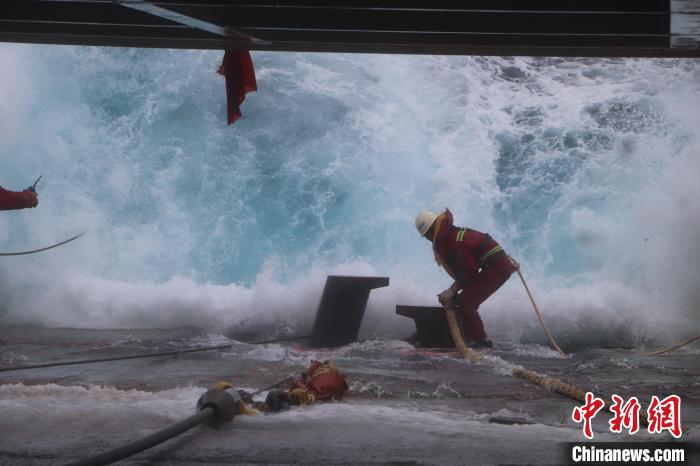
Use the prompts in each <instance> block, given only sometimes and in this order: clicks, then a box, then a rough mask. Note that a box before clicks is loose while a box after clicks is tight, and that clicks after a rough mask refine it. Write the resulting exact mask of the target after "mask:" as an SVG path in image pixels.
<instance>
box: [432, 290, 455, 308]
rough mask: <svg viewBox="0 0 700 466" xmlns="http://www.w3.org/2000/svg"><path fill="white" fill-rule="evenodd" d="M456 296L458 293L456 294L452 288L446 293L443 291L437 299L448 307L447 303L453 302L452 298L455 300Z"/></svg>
mask: <svg viewBox="0 0 700 466" xmlns="http://www.w3.org/2000/svg"><path fill="white" fill-rule="evenodd" d="M455 296H457V293H455V292H454V291H453V290H452V288H448V289H446V290H445V291H443V292H442V293H440V294H439V295H437V298H438V301H440V304H442V305H443V306H445V305H447V303H449V302H450V301H451V300H452V298H454V297H455Z"/></svg>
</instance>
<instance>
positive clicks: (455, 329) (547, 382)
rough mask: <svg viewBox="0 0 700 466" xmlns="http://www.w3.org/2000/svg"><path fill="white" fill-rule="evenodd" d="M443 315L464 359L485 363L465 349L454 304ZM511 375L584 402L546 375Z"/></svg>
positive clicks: (581, 396)
mask: <svg viewBox="0 0 700 466" xmlns="http://www.w3.org/2000/svg"><path fill="white" fill-rule="evenodd" d="M445 313H446V314H447V323H448V324H449V326H450V334H451V335H452V340H453V341H454V343H455V346H456V347H457V349H458V350H459V352H460V353H461V354H462V355H463V356H464V357H466V358H467V359H468V360H469V362H470V363H472V364H476V363H478V362H486V360H485V359H484V358H483V357H481V356H480V355H479V354H477V353H476V351H472V350H471V349H469V347H467V345H466V344H465V343H464V339H463V338H462V332H461V331H460V328H459V324H458V323H457V314H456V312H455V309H454V303H453V302H452V301H450V302H449V303H448V304H447V305H446V306H445ZM511 374H512V375H513V377H517V378H519V379H522V380H525V381H526V382H530V383H532V384H535V385H540V386H542V387H545V388H547V389H548V390H551V391H553V392H555V393H558V394H560V395H562V396H565V397H567V398H570V399H572V400H575V401H579V402H581V403H585V401H586V392H584V391H583V390H581V389H580V388H578V387H575V386H573V385H569V384H568V383H565V382H562V381H561V380H559V379H555V378H553V377H549V376H548V375H544V374H540V373H538V372H534V371H530V370H527V369H521V368H514V369H512V371H511ZM610 407H611V404H610V402H608V401H605V409H606V410H607V411H611V410H610ZM639 421H640V422H641V423H642V424H643V425H645V426H646V425H647V420H646V419H644V418H640V420H639Z"/></svg>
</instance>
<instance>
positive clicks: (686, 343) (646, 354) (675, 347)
mask: <svg viewBox="0 0 700 466" xmlns="http://www.w3.org/2000/svg"><path fill="white" fill-rule="evenodd" d="M697 339H700V335H696V336H694V337H692V338H688V339H687V340H685V341H683V342H681V343H678V344H677V345H673V346H670V347H668V348H663V349H660V350H656V351H652V352H650V353H640V354H641V355H642V356H655V355H657V354H665V353H670V352H671V351H675V350H677V349H680V348H683V347H684V346H685V345H689V344H691V343H692V342H694V341H695V340H697Z"/></svg>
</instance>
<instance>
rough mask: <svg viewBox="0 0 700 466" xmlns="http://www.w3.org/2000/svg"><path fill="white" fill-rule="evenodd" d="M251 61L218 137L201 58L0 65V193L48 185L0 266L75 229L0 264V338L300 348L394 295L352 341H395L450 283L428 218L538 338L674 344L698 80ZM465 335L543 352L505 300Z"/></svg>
mask: <svg viewBox="0 0 700 466" xmlns="http://www.w3.org/2000/svg"><path fill="white" fill-rule="evenodd" d="M253 58H254V60H255V62H256V68H257V71H258V78H259V84H260V90H259V91H258V92H257V93H253V94H250V95H249V96H248V98H247V99H246V103H245V105H244V118H243V119H241V120H240V121H239V122H237V123H236V126H234V127H226V126H225V124H224V113H225V108H224V102H225V99H224V98H223V83H222V80H221V77H220V76H217V75H216V74H215V73H213V70H215V69H216V65H217V64H218V61H219V60H220V54H218V53H213V52H194V51H164V50H126V49H102V48H80V47H35V46H14V45H13V46H8V45H2V46H1V47H0V60H2V63H5V64H7V65H8V66H6V67H5V68H8V72H9V73H10V74H9V75H8V76H9V77H8V79H6V80H5V81H3V84H4V86H3V89H2V90H0V117H1V118H3V119H5V118H7V115H13V118H14V117H15V116H16V117H17V118H16V119H14V120H13V121H14V122H15V123H13V124H12V125H9V126H3V127H2V129H1V130H0V131H1V132H0V135H2V140H3V142H2V143H0V169H1V171H2V173H3V179H2V180H0V183H2V184H3V185H4V186H7V187H11V188H14V189H19V188H21V187H23V186H26V185H28V184H29V183H31V182H32V181H33V179H34V177H35V176H38V174H44V176H45V182H46V184H45V186H44V187H43V188H42V189H41V190H40V204H39V207H38V208H37V209H36V210H30V211H21V212H5V213H3V215H2V216H0V240H2V243H3V248H7V249H8V250H10V249H24V248H31V247H33V246H35V245H44V244H48V243H51V242H54V241H57V240H60V239H63V238H64V237H67V236H69V235H71V234H74V233H75V232H77V231H79V230H85V231H86V232H87V233H86V235H85V236H84V237H83V238H81V239H80V240H78V241H76V242H74V243H71V244H70V245H66V246H64V247H62V248H59V249H56V250H52V251H51V252H47V253H43V254H42V255H36V256H26V257H19V258H11V259H8V260H7V261H3V263H2V264H0V274H1V278H2V280H0V292H1V293H0V295H1V296H2V298H1V299H2V301H0V319H1V320H2V322H4V323H39V324H44V325H51V326H77V327H172V326H177V325H198V326H201V327H203V328H205V329H208V330H211V331H212V332H213V333H225V332H224V331H223V330H225V329H235V330H251V329H252V330H254V332H256V333H258V334H260V335H264V334H265V333H266V332H267V333H275V332H277V333H284V334H293V333H295V332H299V333H304V332H305V331H308V330H309V329H310V326H311V323H312V320H313V315H314V312H315V309H316V306H317V304H318V301H319V299H320V294H321V290H322V287H323V283H324V280H325V275H326V274H329V273H339V274H355V275H385V276H389V277H390V278H391V285H390V287H388V288H384V289H378V290H374V291H373V292H372V294H371V297H370V301H369V305H368V310H367V314H366V316H365V320H364V325H363V328H362V331H361V336H362V337H363V338H386V337H389V338H398V337H402V336H405V335H407V334H408V333H410V332H411V331H412V326H413V324H412V322H411V321H410V320H409V319H405V318H400V317H397V316H395V314H394V306H395V305H396V304H418V305H420V304H424V305H432V304H436V298H435V294H436V293H437V292H439V291H440V290H441V289H443V288H444V287H445V286H446V285H447V284H448V283H449V280H448V279H447V277H446V275H445V274H444V272H443V271H441V270H439V269H438V268H437V267H436V266H435V265H434V261H433V259H432V254H431V251H430V248H429V245H428V244H427V243H426V242H425V241H422V240H420V239H418V238H417V237H416V236H415V232H414V231H413V229H412V225H411V224H412V218H413V216H414V215H415V212H416V211H418V210H420V209H422V208H432V209H440V208H442V207H443V206H445V205H447V206H449V207H450V208H451V209H452V210H453V211H454V213H455V217H456V220H457V223H458V224H460V225H468V226H471V227H474V228H477V229H481V230H484V231H489V232H490V233H491V234H492V235H494V237H496V238H497V239H498V240H499V241H501V242H502V243H503V245H504V246H505V247H506V249H507V251H508V252H509V253H511V254H512V255H513V256H514V257H516V258H517V259H519V260H520V261H521V262H522V264H523V269H522V270H523V273H524V274H525V277H526V278H527V280H528V283H529V285H530V286H531V288H532V290H533V293H534V295H535V297H536V299H537V300H538V303H539V305H540V308H541V310H542V312H543V314H544V316H545V319H546V321H547V322H548V323H550V324H551V326H552V327H553V330H554V332H555V335H556V336H558V337H559V338H558V339H563V340H565V341H566V340H567V339H569V340H571V341H572V339H576V338H579V339H581V340H583V341H584V342H585V341H589V342H590V343H591V344H604V343H605V342H603V341H602V340H600V339H599V338H598V337H599V336H600V334H605V335H604V336H605V338H607V340H606V342H607V341H608V340H609V341H614V340H619V338H620V335H621V334H624V335H625V336H626V337H627V338H628V339H630V340H632V341H633V342H639V341H643V342H646V341H647V340H648V339H650V338H651V339H656V340H658V341H669V342H671V341H676V340H678V339H680V338H681V337H682V336H684V335H683V334H684V332H685V331H686V329H688V330H687V331H688V332H690V328H691V327H692V323H693V322H694V319H695V318H696V317H697V304H698V302H700V297H698V295H697V293H698V292H697V287H696V286H695V282H694V277H695V273H694V272H695V270H697V266H698V264H699V263H700V252H698V251H700V247H698V246H700V244H697V243H698V241H700V240H699V238H698V236H697V234H696V233H695V232H697V231H698V230H700V211H699V210H698V209H697V208H696V206H695V203H694V202H693V200H694V199H696V198H698V196H700V191H698V189H700V188H698V186H700V185H699V184H698V183H696V174H697V173H698V171H699V170H700V166H699V165H698V164H699V163H700V159H699V158H698V157H697V154H698V147H700V146H699V143H698V139H697V135H696V132H695V128H697V126H698V124H699V123H700V114H698V108H700V89H698V84H697V83H698V82H699V80H698V79H697V78H698V76H699V75H700V69H699V68H698V65H697V63H696V62H692V61H685V62H684V61H655V60H561V59H557V60H554V59H551V60H549V59H526V58H469V57H410V56H374V55H372V56H362V55H328V54H325V55H324V54H273V53H255V54H254V56H253ZM173 63H178V66H177V67H174V66H173ZM56 70H59V71H60V72H57V71H56ZM29 121H31V125H28V123H27V122H29ZM28 128H31V131H29V130H28ZM481 313H482V315H483V317H484V320H485V322H486V325H487V328H488V329H489V331H490V332H493V333H495V334H498V335H502V336H503V335H505V336H507V337H508V338H513V339H518V338H520V337H521V336H523V335H525V337H526V338H529V340H531V341H534V342H537V343H540V341H535V340H537V339H538V338H540V336H541V331H540V330H539V329H537V325H538V323H537V321H536V318H535V316H534V313H533V312H532V310H531V309H530V304H529V302H528V300H527V296H526V295H525V294H524V291H523V290H522V287H521V286H520V284H518V283H517V281H516V279H515V278H513V279H511V282H510V283H508V284H507V285H506V286H505V287H504V288H503V289H502V291H500V292H499V293H497V295H496V296H494V297H493V298H492V299H490V300H489V301H488V302H486V303H485V304H484V305H483V306H482V307H481ZM609 328H612V329H613V330H612V331H610V335H607V334H606V333H605V332H606V331H607V330H606V329H609ZM534 335H538V336H537V337H534ZM582 344H584V343H582Z"/></svg>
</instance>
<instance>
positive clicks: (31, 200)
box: [0, 187, 39, 210]
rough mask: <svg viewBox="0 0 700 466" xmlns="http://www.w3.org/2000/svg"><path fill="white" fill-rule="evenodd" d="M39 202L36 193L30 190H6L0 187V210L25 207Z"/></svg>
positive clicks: (33, 205) (34, 205)
mask: <svg viewBox="0 0 700 466" xmlns="http://www.w3.org/2000/svg"><path fill="white" fill-rule="evenodd" d="M38 203H39V201H38V200H37V197H36V193H34V192H32V191H30V190H24V191H8V190H6V189H4V188H2V187H0V210H15V209H25V208H27V207H36V205H37V204H38Z"/></svg>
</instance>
